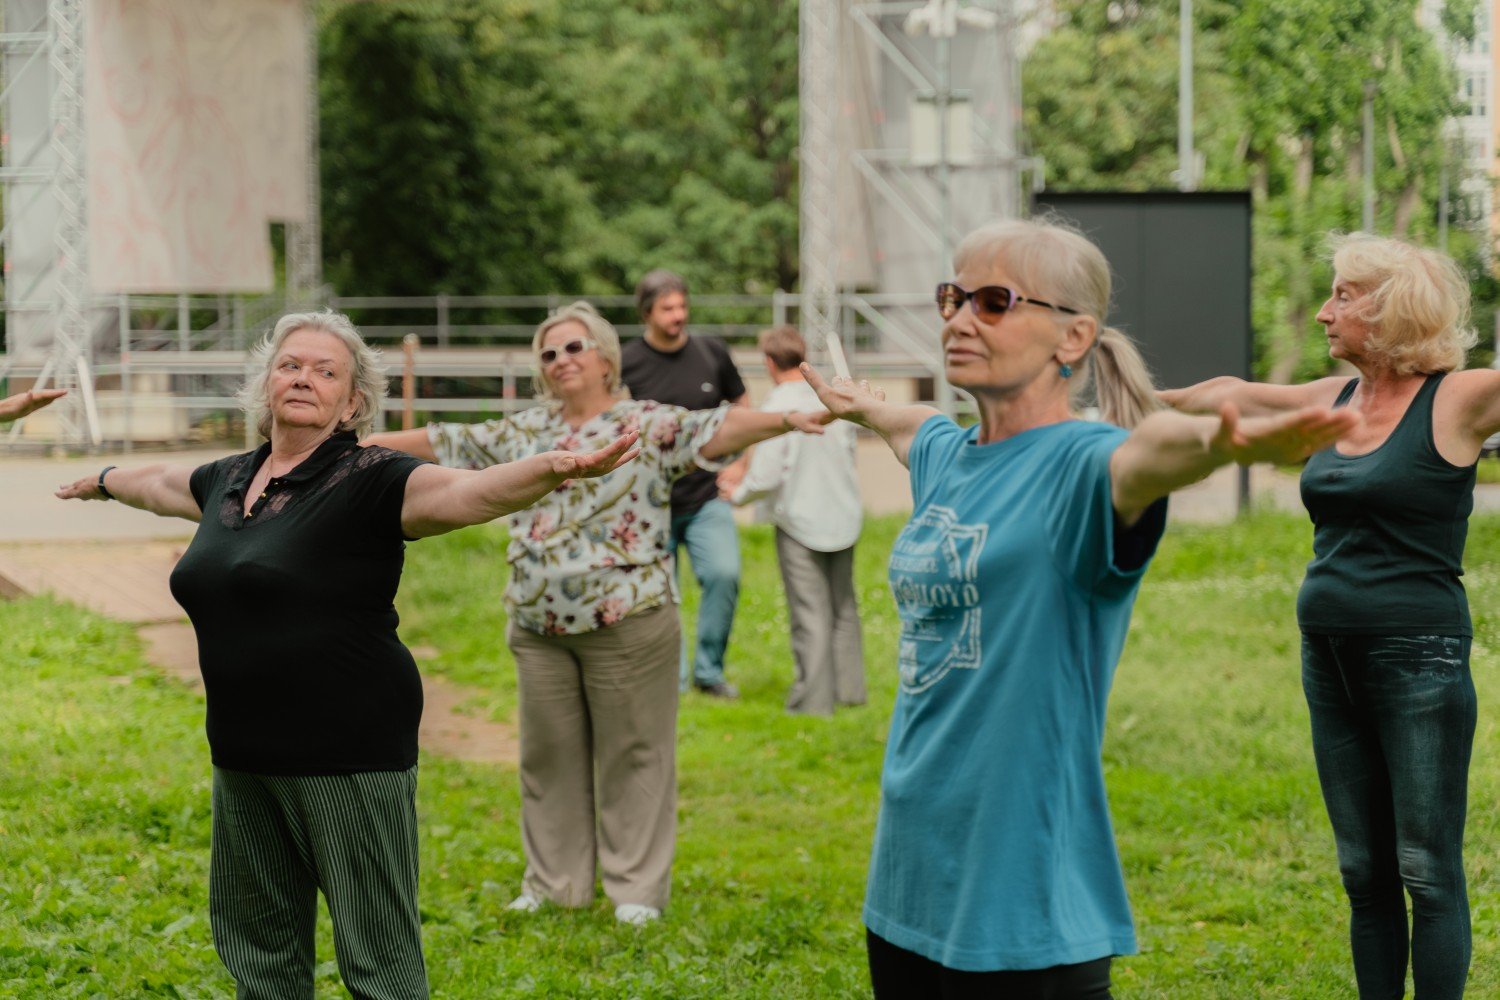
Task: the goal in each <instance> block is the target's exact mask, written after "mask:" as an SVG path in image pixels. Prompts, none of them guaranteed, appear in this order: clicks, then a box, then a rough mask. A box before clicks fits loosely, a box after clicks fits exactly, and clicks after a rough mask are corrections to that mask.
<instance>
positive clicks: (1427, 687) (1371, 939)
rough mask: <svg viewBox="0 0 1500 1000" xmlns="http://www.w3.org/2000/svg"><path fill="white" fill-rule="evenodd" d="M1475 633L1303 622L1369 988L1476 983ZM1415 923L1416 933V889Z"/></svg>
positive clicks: (1443, 993) (1399, 990) (1354, 933)
mask: <svg viewBox="0 0 1500 1000" xmlns="http://www.w3.org/2000/svg"><path fill="white" fill-rule="evenodd" d="M1470 644H1471V640H1469V639H1468V638H1466V637H1464V636H1442V635H1391V636H1377V635H1341V636H1335V635H1312V634H1308V633H1304V634H1303V636H1302V687H1303V690H1304V692H1305V693H1306V694H1307V707H1308V711H1309V713H1310V714H1311V716H1312V738H1313V755H1314V756H1315V757H1316V758H1317V763H1318V780H1319V782H1320V783H1321V784H1322V786H1323V801H1324V802H1325V803H1326V804H1327V806H1328V818H1329V820H1330V821H1331V823H1332V824H1333V836H1334V841H1335V843H1336V844H1337V846H1338V856H1339V872H1340V873H1341V874H1342V875H1343V879H1344V890H1345V892H1347V893H1348V895H1349V911H1350V926H1349V939H1350V943H1351V945H1352V946H1353V950H1354V976H1355V979H1356V980H1357V981H1358V983H1359V995H1360V998H1361V1000H1387V998H1390V1000H1399V998H1401V997H1402V996H1404V995H1405V991H1406V964H1407V955H1408V953H1409V954H1410V956H1411V969H1412V980H1413V982H1414V983H1415V986H1416V997H1417V1000H1448V998H1455V997H1461V996H1463V992H1464V980H1465V979H1466V978H1467V977H1468V970H1469V956H1470V950H1471V946H1470V936H1469V898H1468V892H1467V889H1466V887H1465V882H1464V868H1463V840H1464V814H1465V811H1466V808H1467V805H1468V780H1469V753H1470V750H1471V749H1472V747H1473V744H1474V723H1475V716H1476V714H1477V709H1476V702H1475V697H1474V681H1473V679H1472V678H1471V677H1470V676H1469V647H1470ZM1403 889H1404V890H1405V892H1406V893H1410V895H1411V911H1412V926H1411V932H1410V936H1408V933H1407V923H1406V899H1405V895H1404V894H1403Z"/></svg>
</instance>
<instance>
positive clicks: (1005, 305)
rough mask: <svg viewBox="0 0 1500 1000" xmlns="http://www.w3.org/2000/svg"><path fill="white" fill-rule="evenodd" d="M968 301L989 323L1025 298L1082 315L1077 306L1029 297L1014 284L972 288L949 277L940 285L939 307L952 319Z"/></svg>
mask: <svg viewBox="0 0 1500 1000" xmlns="http://www.w3.org/2000/svg"><path fill="white" fill-rule="evenodd" d="M965 302H967V303H968V304H969V308H970V309H972V310H974V315H975V316H978V317H979V318H980V319H981V320H983V321H984V322H986V323H994V322H997V321H998V320H999V319H1000V317H1001V316H1004V315H1005V314H1006V313H1008V312H1010V311H1011V310H1012V309H1014V308H1015V307H1016V306H1018V305H1020V304H1021V303H1022V302H1030V303H1031V304H1032V305H1034V306H1044V307H1046V308H1048V309H1056V310H1057V311H1058V312H1065V313H1072V314H1073V315H1074V316H1077V315H1078V310H1077V309H1070V308H1069V307H1067V306H1055V305H1053V304H1052V303H1051V302H1043V301H1042V300H1041V299H1028V298H1027V297H1026V296H1024V295H1022V294H1021V293H1020V292H1018V291H1016V290H1015V289H1014V288H1006V287H1005V286H1004V285H985V286H984V287H983V288H976V289H974V290H973V291H972V292H971V291H969V290H968V289H967V288H960V287H959V286H958V285H955V284H954V283H953V282H951V281H945V282H943V283H942V284H941V285H938V286H937V307H938V312H939V313H940V314H941V315H942V317H943V319H952V318H953V314H954V313H956V312H958V310H959V307H960V306H962V305H963V304H964V303H965Z"/></svg>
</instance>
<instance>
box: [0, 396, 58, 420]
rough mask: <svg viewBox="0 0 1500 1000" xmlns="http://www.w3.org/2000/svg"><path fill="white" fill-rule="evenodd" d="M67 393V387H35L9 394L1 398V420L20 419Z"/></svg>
mask: <svg viewBox="0 0 1500 1000" xmlns="http://www.w3.org/2000/svg"><path fill="white" fill-rule="evenodd" d="M67 394H68V390H66V389H33V390H32V391H31V392H18V393H16V394H15V395H14V396H7V397H5V398H4V399H0V420H20V419H21V418H22V417H24V416H27V415H29V414H32V413H35V412H36V411H37V410H40V409H41V408H42V407H44V406H46V405H47V404H48V403H50V402H52V401H53V400H54V399H60V398H62V397H63V396H66V395H67Z"/></svg>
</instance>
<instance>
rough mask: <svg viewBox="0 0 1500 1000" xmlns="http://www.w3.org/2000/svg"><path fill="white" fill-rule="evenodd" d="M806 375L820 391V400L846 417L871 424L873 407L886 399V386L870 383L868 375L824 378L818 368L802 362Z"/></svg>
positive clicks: (813, 386) (854, 421)
mask: <svg viewBox="0 0 1500 1000" xmlns="http://www.w3.org/2000/svg"><path fill="white" fill-rule="evenodd" d="M801 371H802V377H803V378H805V379H807V384H808V385H810V386H812V388H813V391H814V392H816V393H817V394H818V401H819V402H821V403H822V404H823V405H824V406H826V407H828V412H830V413H832V414H833V415H834V416H835V417H838V418H840V419H842V420H848V421H851V422H853V423H856V424H866V425H868V422H869V417H870V411H871V410H872V409H874V408H875V407H877V406H879V405H880V404H882V403H884V402H885V390H884V389H880V388H877V387H875V386H872V385H870V382H869V380H868V379H859V380H858V381H855V380H854V379H852V378H844V377H843V376H840V375H835V376H834V377H833V381H831V382H827V381H824V379H823V376H822V375H819V374H818V371H817V369H816V368H814V367H813V366H812V365H810V364H808V363H807V362H805V361H804V362H803V363H802V367H801Z"/></svg>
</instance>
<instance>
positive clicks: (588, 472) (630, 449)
mask: <svg viewBox="0 0 1500 1000" xmlns="http://www.w3.org/2000/svg"><path fill="white" fill-rule="evenodd" d="M640 436H641V434H640V431H631V432H630V433H629V434H622V435H620V436H619V437H617V438H615V439H614V440H613V441H611V442H610V443H609V444H607V445H605V446H604V447H603V448H600V449H599V450H598V451H591V452H588V453H587V454H580V453H578V452H572V451H554V452H552V453H551V454H550V456H549V457H550V458H551V459H552V471H553V472H554V473H555V474H557V475H559V476H562V477H563V478H564V479H593V478H596V477H598V476H603V475H607V474H608V473H611V472H613V471H615V470H616V469H618V468H619V467H620V466H622V465H624V464H625V463H626V462H628V461H630V460H631V459H633V458H635V456H637V455H639V454H640V453H641V449H640V446H639V445H637V444H636V441H637V439H639V438H640Z"/></svg>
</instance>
